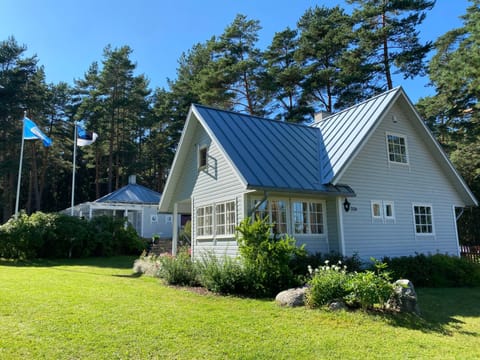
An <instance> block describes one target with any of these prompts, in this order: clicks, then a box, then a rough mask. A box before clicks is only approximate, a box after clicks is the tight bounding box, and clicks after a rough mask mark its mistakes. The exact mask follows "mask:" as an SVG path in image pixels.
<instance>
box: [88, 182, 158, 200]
mask: <svg viewBox="0 0 480 360" xmlns="http://www.w3.org/2000/svg"><path fill="white" fill-rule="evenodd" d="M160 197H161V194H160V193H158V192H156V191H153V190H150V189H147V188H146V187H145V186H142V185H138V184H128V185H126V186H124V187H122V188H120V189H118V190H116V191H114V192H111V193H110V194H107V195H105V196H102V197H101V198H99V199H97V200H95V202H96V203H122V204H158V203H159V202H160Z"/></svg>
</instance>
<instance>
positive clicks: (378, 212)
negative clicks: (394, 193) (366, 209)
mask: <svg viewBox="0 0 480 360" xmlns="http://www.w3.org/2000/svg"><path fill="white" fill-rule="evenodd" d="M371 210H372V221H376V220H379V221H381V222H383V223H391V222H395V207H394V202H393V201H390V200H372V201H371Z"/></svg>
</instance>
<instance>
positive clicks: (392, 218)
mask: <svg viewBox="0 0 480 360" xmlns="http://www.w3.org/2000/svg"><path fill="white" fill-rule="evenodd" d="M387 206H390V207H391V210H392V215H390V216H388V215H387ZM383 218H384V219H385V221H390V222H391V221H393V222H395V202H394V201H393V200H383Z"/></svg>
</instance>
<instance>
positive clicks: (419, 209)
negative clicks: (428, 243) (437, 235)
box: [413, 204, 433, 234]
mask: <svg viewBox="0 0 480 360" xmlns="http://www.w3.org/2000/svg"><path fill="white" fill-rule="evenodd" d="M413 215H414V219H415V233H416V234H433V212H432V207H431V206H430V205H423V204H414V205H413Z"/></svg>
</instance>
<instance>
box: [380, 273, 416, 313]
mask: <svg viewBox="0 0 480 360" xmlns="http://www.w3.org/2000/svg"><path fill="white" fill-rule="evenodd" d="M387 308H388V309H391V310H396V311H399V312H406V313H414V314H417V315H420V308H419V306H418V303H417V293H416V292H415V288H414V286H413V284H412V282H411V281H410V280H407V279H401V280H397V281H395V283H394V294H393V296H392V297H391V298H390V299H389V300H388V302H387Z"/></svg>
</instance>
